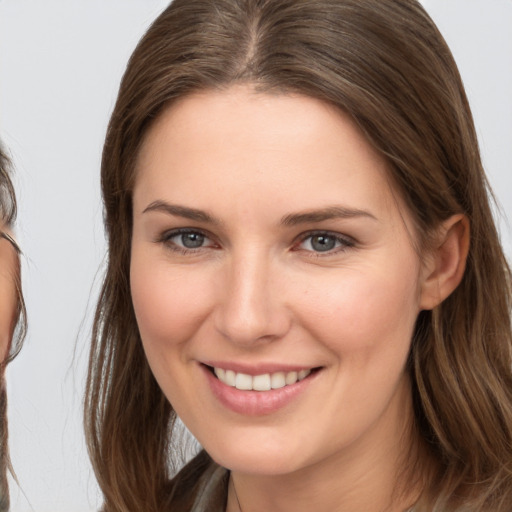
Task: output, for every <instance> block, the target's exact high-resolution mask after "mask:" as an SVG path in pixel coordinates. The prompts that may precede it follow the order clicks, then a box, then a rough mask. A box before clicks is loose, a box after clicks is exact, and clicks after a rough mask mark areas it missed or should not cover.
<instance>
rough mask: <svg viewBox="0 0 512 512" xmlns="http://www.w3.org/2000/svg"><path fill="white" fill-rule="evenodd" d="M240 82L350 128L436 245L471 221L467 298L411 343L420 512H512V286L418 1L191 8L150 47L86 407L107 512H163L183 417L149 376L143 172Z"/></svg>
mask: <svg viewBox="0 0 512 512" xmlns="http://www.w3.org/2000/svg"><path fill="white" fill-rule="evenodd" d="M235 83H250V84H252V85H253V86H254V87H255V89H256V90H259V91H278V92H285V93H286V92H294V93H300V94H304V95H308V96H311V97H314V98H318V99H320V100H323V101H325V102H328V103H330V104H333V105H335V106H337V107H338V108H340V109H342V110H343V111H345V112H347V113H348V114H350V115H351V116H352V118H353V119H354V120H355V122H356V123H357V124H358V125H359V127H360V128H361V129H362V130H363V131H364V133H365V135H366V137H367V138H368V140H369V141H370V143H371V144H373V146H374V147H375V148H376V149H377V150H378V151H379V152H380V153H381V154H382V155H383V156H384V158H386V160H387V161H388V163H389V167H390V171H391V174H392V176H393V179H394V181H395V182H396V184H397V186H398V188H399V190H400V192H401V194H402V196H403V198H404V200H405V202H406V204H407V206H408V208H409V210H410V211H411V213H412V215H413V217H414V220H415V223H416V229H417V233H419V234H420V236H422V237H423V240H422V242H423V243H424V244H426V243H427V239H428V234H429V233H432V232H433V230H435V228H436V227H437V226H439V224H440V223H441V222H442V221H443V220H445V219H447V218H448V217H450V216H451V215H453V214H456V213H464V214H465V215H466V216H467V217H468V219H469V221H470V224H471V246H470V250H469V257H468V261H467V268H466V271H465V274H464V277H463V279H462V282H461V284H460V286H459V287H458V288H457V289H456V290H455V292H454V293H453V294H452V295H451V296H450V297H449V298H448V299H447V300H445V301H444V302H443V303H442V304H441V305H440V306H438V307H437V308H436V309H435V310H434V311H432V312H429V311H425V312H422V313H421V314H420V316H419V318H418V321H417V327H416V331H415V336H414V339H413V341H412V347H411V353H410V360H409V371H410V375H411V381H412V383H413V389H412V392H413V398H414V409H415V426H414V427H415V429H416V430H417V432H418V433H419V434H420V436H421V438H422V439H423V440H424V442H425V444H426V446H427V449H428V452H429V454H430V456H431V458H433V459H434V460H435V466H434V467H435V470H434V471H430V472H427V471H426V468H425V463H424V462H423V461H422V460H421V458H416V459H415V460H414V461H413V463H412V464H411V468H410V469H411V471H414V472H415V474H417V475H421V478H422V481H423V493H422V495H421V497H420V500H419V501H418V503H417V505H416V506H417V508H416V509H415V510H421V511H423V510H424V511H441V510H442V511H455V510H462V509H463V510H464V511H489V512H490V511H492V512H509V509H510V503H512V339H511V338H512V334H511V332H512V330H511V320H510V297H511V295H510V294H511V288H510V270H509V267H508V265H507V262H506V259H505V257H504V254H503V251H502V248H501V246H500V243H499V238H498V234H497V231H496V228H495V225H494V221H493V217H492V212H491V209H490V205H489V195H490V192H489V187H488V184H487V182H486V178H485V175H484V171H483V168H482V164H481V159H480V155H479V150H478V142H477V137H476V134H475V129H474V125H473V120H472V116H471V112H470V108H469V105H468V101H467V98H466V95H465V92H464V88H463V85H462V82H461V79H460V76H459V73H458V70H457V67H456V64H455V62H454V60H453V57H452V55H451V53H450V51H449V49H448V47H447V45H446V43H445V41H444V39H443V38H442V36H441V34H440V33H439V31H438V29H437V28H436V26H435V25H434V23H433V22H432V20H431V19H430V18H429V16H428V15H427V14H426V12H425V11H424V9H423V8H422V7H421V6H420V4H419V3H418V2H417V1H416V0H315V1H314V2H311V1H308V0H175V1H174V2H173V3H172V4H171V5H170V6H169V7H168V8H167V9H166V10H165V11H164V12H163V13H162V14H161V15H160V16H159V17H158V19H157V20H156V21H155V22H154V23H153V25H152V26H151V27H150V29H149V30H148V32H147V33H146V35H145V36H144V37H143V38H142V40H141V41H140V43H139V45H138V46H137V48H136V49H135V51H134V53H133V55H132V57H131V59H130V61H129V64H128V67H127V69H126V73H125V75H124V77H123V80H122V83H121V87H120V91H119V96H118V99H117V103H116V105H115V108H114V112H113V114H112V118H111V121H110V125H109V128H108V132H107V136H106V141H105V146H104V152H103V160H102V191H103V199H104V208H105V225H106V230H107V235H108V243H109V259H108V267H107V271H106V276H105V280H104V284H103V288H102V291H101V296H100V299H99V303H98V307H97V311H96V317H95V323H94V329H93V339H92V348H91V354H90V363H89V373H88V381H87V394H86V400H85V424H86V432H87V439H88V445H89V452H90V456H91V459H92V463H93V466H94V469H95V472H96V475H97V478H98V481H99V484H100V487H101V488H102V490H103V493H104V497H105V510H106V511H108V512H113V511H135V510H145V511H155V512H156V511H157V510H163V509H164V505H163V503H164V502H165V497H166V496H167V495H168V494H169V489H170V487H171V486H172V482H171V483H169V478H170V474H171V472H172V466H171V465H172V464H174V463H176V461H175V459H176V456H175V450H173V449H172V447H173V443H172V427H173V423H174V419H175V413H174V411H173V409H172V406H171V405H170V404H169V403H168V402H167V400H166V399H165V397H164V396H163V393H162V392H161V391H160V389H159V387H158V385H157V384H156V382H155V380H154V378H153V376H152V374H151V371H150V369H149V366H148V364H147V362H146V358H145V356H144V352H143V349H142V344H141V340H140V336H139V332H138V329H137V324H136V320H135V316H134V312H133V307H132V303H131V296H130V285H129V266H130V243H131V231H132V188H133V183H134V163H135V161H136V158H137V155H138V152H139V149H140V147H141V144H142V142H143V140H144V135H145V133H146V132H147V130H148V127H149V126H150V125H151V123H153V122H154V120H155V119H156V118H157V117H158V115H159V114H160V113H161V112H162V110H163V109H164V108H165V107H166V106H168V105H169V103H170V102H172V101H174V100H176V99H177V98H180V97H183V96H184V95H187V94H190V93H191V92H193V91H197V90H205V89H217V90H218V89H224V88H227V87H229V86H230V85H232V84H235ZM203 462H204V461H203ZM193 464H194V463H193ZM174 491H175V496H177V499H181V498H180V495H181V496H182V497H183V495H185V494H186V493H187V489H185V488H183V489H181V490H180V489H176V488H175V489H174ZM180 510H182V508H180Z"/></svg>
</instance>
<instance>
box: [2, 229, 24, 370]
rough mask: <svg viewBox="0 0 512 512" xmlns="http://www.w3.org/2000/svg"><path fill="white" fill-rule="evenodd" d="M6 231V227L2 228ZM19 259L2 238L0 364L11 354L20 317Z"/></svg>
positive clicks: (9, 244)
mask: <svg viewBox="0 0 512 512" xmlns="http://www.w3.org/2000/svg"><path fill="white" fill-rule="evenodd" d="M0 228H1V229H2V231H5V230H6V228H5V227H1V226H0ZM19 271H20V266H19V257H18V253H17V252H16V249H15V248H14V247H13V246H12V244H11V242H9V240H7V239H5V238H3V237H0V363H1V362H2V361H4V360H5V359H6V357H7V355H8V352H9V345H10V343H11V338H12V333H13V331H14V326H15V325H16V320H17V317H18V292H17V290H16V283H17V282H18V280H19Z"/></svg>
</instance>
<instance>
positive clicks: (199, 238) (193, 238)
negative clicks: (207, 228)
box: [181, 233, 204, 249]
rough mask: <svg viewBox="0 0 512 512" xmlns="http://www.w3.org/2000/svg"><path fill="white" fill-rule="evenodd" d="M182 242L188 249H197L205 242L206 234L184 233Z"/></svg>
mask: <svg viewBox="0 0 512 512" xmlns="http://www.w3.org/2000/svg"><path fill="white" fill-rule="evenodd" d="M181 243H182V244H183V246H184V247H186V248H187V249H196V248H197V247H201V246H202V245H203V243H204V236H203V235H201V234H200V233H184V234H182V235H181Z"/></svg>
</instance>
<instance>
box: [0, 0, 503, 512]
mask: <svg viewBox="0 0 512 512" xmlns="http://www.w3.org/2000/svg"><path fill="white" fill-rule="evenodd" d="M167 3H168V1H167V0H108V1H105V0H87V1H86V0H45V1H44V2H40V1H37V0H0V137H1V138H2V140H3V141H4V142H5V143H6V144H7V146H8V147H9V149H10V151H11V154H12V157H13V160H14V163H15V167H16V179H15V182H16V187H17V192H18V198H19V205H20V211H19V221H18V228H17V235H18V238H19V240H20V243H21V246H22V247H23V250H24V252H25V257H24V261H23V273H24V275H23V278H24V279H23V284H24V290H25V296H26V301H27V308H28V313H29V323H30V330H29V335H28V337H27V340H26V343H25V347H24V349H23V351H22V352H21V354H20V355H19V356H18V358H17V359H16V360H15V361H14V362H13V363H12V365H11V366H10V368H9V370H8V376H7V378H8V386H9V400H10V406H9V415H10V438H11V439H10V440H11V453H12V460H13V464H14V467H15V470H16V473H17V476H18V479H19V482H20V484H21V490H20V489H19V488H18V487H17V486H16V484H15V483H11V494H12V502H13V506H12V509H13V511H14V512H25V511H36V512H86V511H92V510H97V508H98V505H99V503H100V500H99V495H98V491H97V488H96V485H95V482H94V476H93V474H92V472H91V469H90V465H89V463H88V460H87V454H86V451H85V443H84V440H83V432H82V427H81V420H82V419H81V407H82V395H83V385H84V370H85V365H86V360H87V350H88V338H89V333H90V325H91V322H90V319H91V314H92V311H93V309H94V303H95V299H96V295H97V289H98V283H99V281H100V276H101V264H102V260H103V257H104V253H105V243H104V236H103V228H102V217H101V201H100V196H99V164H100V155H101V146H102V141H103V137H104V134H105V129H106V125H107V122H108V117H109V114H110V112H111V110H112V107H113V104H114V101H115V97H116V92H117V87H118V84H119V80H120V77H121V74H122V72H123V70H124V66H125V64H126V61H127V59H128V57H129V55H130V53H131V51H132V50H133V48H134V46H135V44H136V42H137V41H138V39H139V38H140V36H141V35H142V34H143V32H144V30H145V29H146V28H147V26H148V24H149V23H150V22H151V21H152V20H153V19H154V18H155V17H156V15H157V14H158V13H159V12H160V11H161V10H162V9H163V8H164V7H165V6H166V5H167ZM424 5H425V6H426V8H427V10H428V11H429V12H430V13H431V15H432V17H433V18H434V20H435V21H436V22H437V23H438V26H439V28H440V29H441V31H442V32H443V34H444V35H445V37H446V39H447V41H448V43H449V45H450V47H451V48H452V51H453V53H454V55H455V58H456V60H457V62H458V64H459V67H460V70H461V73H462V76H463V79H464V82H465V84H466V88H467V92H468V95H469V99H470V102H471V105H472V107H473V113H474V117H475V121H476V125H477V130H478V134H479V137H480V144H481V147H482V152H483V157H484V162H485V165H486V168H487V171H488V175H489V179H490V181H491V184H492V186H493V187H494V189H495V192H496V194H497V196H498V200H499V202H500V203H501V205H502V206H503V208H504V211H505V214H506V215H507V216H508V217H509V218H512V172H511V166H512V94H511V92H510V91H512V32H511V30H510V27H512V0H485V1H484V0H424ZM500 225H501V229H502V234H503V240H504V244H505V247H506V251H507V254H508V255H509V257H510V255H511V254H512V243H511V240H512V237H511V230H510V228H509V227H508V226H507V224H506V223H505V222H504V221H500ZM98 272H99V273H98ZM93 283H95V284H93Z"/></svg>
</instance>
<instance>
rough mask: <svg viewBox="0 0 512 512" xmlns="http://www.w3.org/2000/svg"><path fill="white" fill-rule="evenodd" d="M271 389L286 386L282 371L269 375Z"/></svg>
mask: <svg viewBox="0 0 512 512" xmlns="http://www.w3.org/2000/svg"><path fill="white" fill-rule="evenodd" d="M270 382H271V385H272V389H279V388H284V387H285V386H286V375H285V374H284V372H277V373H273V374H272V376H271V377H270Z"/></svg>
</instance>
